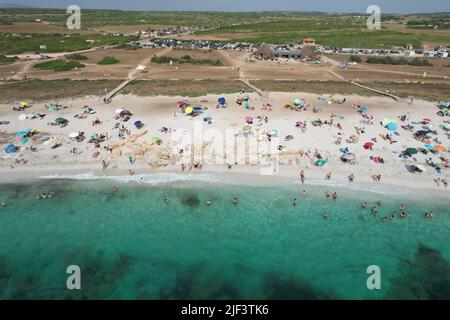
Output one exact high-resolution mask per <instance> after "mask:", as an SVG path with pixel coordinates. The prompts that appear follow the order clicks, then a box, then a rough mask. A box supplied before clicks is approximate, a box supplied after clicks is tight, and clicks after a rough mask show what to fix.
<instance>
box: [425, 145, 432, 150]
mask: <svg viewBox="0 0 450 320" xmlns="http://www.w3.org/2000/svg"><path fill="white" fill-rule="evenodd" d="M424 147H425V149H428V150H434V148H433V146H430V145H429V144H426V145H424Z"/></svg>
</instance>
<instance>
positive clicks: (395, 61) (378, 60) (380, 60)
mask: <svg viewBox="0 0 450 320" xmlns="http://www.w3.org/2000/svg"><path fill="white" fill-rule="evenodd" d="M367 63H372V64H390V65H409V66H417V67H430V66H433V64H432V63H431V62H430V61H428V60H427V59H420V58H414V59H412V60H410V59H405V58H392V57H369V58H367Z"/></svg>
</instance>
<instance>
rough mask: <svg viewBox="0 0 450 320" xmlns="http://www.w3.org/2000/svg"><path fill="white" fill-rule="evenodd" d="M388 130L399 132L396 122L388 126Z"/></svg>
mask: <svg viewBox="0 0 450 320" xmlns="http://www.w3.org/2000/svg"><path fill="white" fill-rule="evenodd" d="M387 129H388V130H389V131H396V130H397V125H396V124H395V123H394V122H391V123H389V124H388V125H387Z"/></svg>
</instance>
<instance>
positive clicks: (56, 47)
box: [0, 34, 136, 55]
mask: <svg viewBox="0 0 450 320" xmlns="http://www.w3.org/2000/svg"><path fill="white" fill-rule="evenodd" d="M135 39H136V37H133V36H127V37H122V36H119V37H116V36H103V35H78V34H75V35H71V36H70V37H65V36H63V35H61V34H20V35H17V36H14V35H11V34H0V54H6V55H11V54H20V53H24V52H46V53H52V52H63V51H68V52H70V51H78V50H85V49H89V48H92V47H99V46H107V45H120V44H123V43H126V42H129V41H131V40H135ZM86 40H94V42H93V43H90V42H87V41H86ZM41 45H45V46H46V49H40V46H41Z"/></svg>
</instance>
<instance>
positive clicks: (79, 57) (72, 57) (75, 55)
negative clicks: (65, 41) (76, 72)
mask: <svg viewBox="0 0 450 320" xmlns="http://www.w3.org/2000/svg"><path fill="white" fill-rule="evenodd" d="M65 57H66V58H67V59H70V60H88V57H86V56H83V55H81V54H79V53H72V54H66V55H65Z"/></svg>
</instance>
